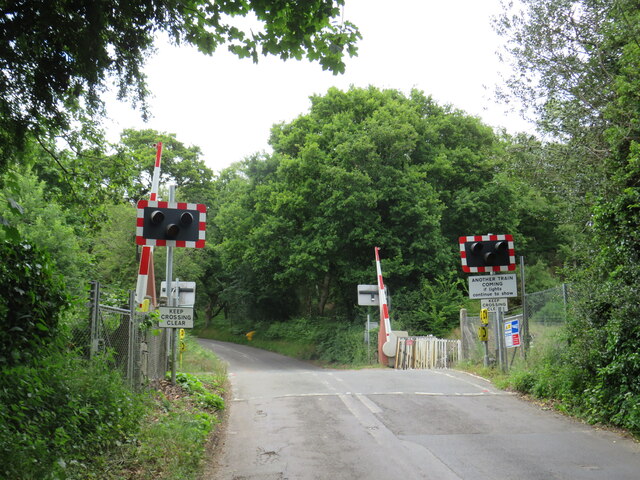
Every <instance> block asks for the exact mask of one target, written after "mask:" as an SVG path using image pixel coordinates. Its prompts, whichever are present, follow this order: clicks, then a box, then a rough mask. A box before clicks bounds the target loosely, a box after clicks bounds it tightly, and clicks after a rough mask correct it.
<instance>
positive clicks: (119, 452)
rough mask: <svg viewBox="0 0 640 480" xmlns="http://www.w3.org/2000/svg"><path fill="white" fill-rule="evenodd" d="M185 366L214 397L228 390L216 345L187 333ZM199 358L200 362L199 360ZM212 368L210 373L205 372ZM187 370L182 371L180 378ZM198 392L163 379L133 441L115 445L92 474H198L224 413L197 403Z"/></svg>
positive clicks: (111, 479) (106, 479)
mask: <svg viewBox="0 0 640 480" xmlns="http://www.w3.org/2000/svg"><path fill="white" fill-rule="evenodd" d="M185 340H186V342H187V350H186V351H185V353H184V368H185V370H188V371H190V372H193V373H194V375H190V376H189V378H191V379H193V382H198V383H199V384H201V385H203V386H204V388H205V389H206V392H207V393H208V394H210V395H211V396H212V397H213V398H220V396H222V395H224V393H225V388H226V382H227V377H226V368H225V365H224V363H223V362H222V361H221V360H220V359H218V358H217V357H216V356H215V355H214V354H213V352H212V351H211V350H207V349H204V348H203V347H201V346H200V345H199V344H198V343H197V342H196V341H195V340H194V339H193V338H191V337H189V336H187V337H186V339H185ZM194 360H195V361H194ZM203 372H207V373H203ZM183 375H184V374H182V373H178V377H182V376H183ZM197 396H199V394H198V393H196V394H190V393H187V392H186V391H185V390H184V389H182V387H180V386H179V385H177V386H175V387H174V386H172V385H170V384H169V382H167V381H163V382H161V388H160V389H159V390H157V391H153V394H152V398H151V401H149V402H147V403H146V406H147V409H146V411H145V415H144V417H143V419H142V421H141V423H140V430H139V431H138V433H137V434H136V436H135V438H134V439H132V441H130V442H126V443H123V445H122V446H121V447H119V448H115V449H111V450H109V451H107V452H105V454H104V455H103V456H102V459H101V460H100V466H99V468H95V469H94V470H93V472H91V473H92V475H93V476H92V477H90V476H89V475H87V476H86V477H85V478H96V479H99V480H120V479H122V478H131V479H133V478H135V479H136V480H146V479H148V480H152V479H157V478H165V479H176V480H178V479H186V478H199V475H201V473H202V464H203V462H204V461H205V459H206V453H207V451H208V450H207V443H208V442H209V439H210V437H211V434H212V433H213V431H214V430H215V428H216V426H217V424H218V422H219V420H220V418H219V417H220V416H221V410H220V409H219V408H217V407H216V406H215V404H218V406H219V403H220V402H219V401H216V402H214V405H212V406H209V405H206V404H203V403H202V402H198V401H197V400H196V397H197Z"/></svg>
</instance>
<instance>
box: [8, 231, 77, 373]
mask: <svg viewBox="0 0 640 480" xmlns="http://www.w3.org/2000/svg"><path fill="white" fill-rule="evenodd" d="M0 292H2V295H0V368H1V367H3V366H7V365H8V366H11V365H17V364H19V363H24V362H26V361H29V360H31V359H32V358H33V357H35V356H37V355H38V352H39V351H40V350H41V349H43V348H44V347H46V346H48V345H49V344H50V343H51V342H52V341H53V340H54V339H55V338H56V336H57V334H58V323H59V319H60V315H61V314H62V312H63V311H64V310H65V309H67V308H68V307H69V305H70V303H69V298H68V296H67V294H66V293H65V289H64V285H63V283H62V281H61V280H60V278H58V277H57V276H56V275H55V273H54V269H53V267H52V264H51V262H50V261H49V258H48V257H47V255H45V254H44V253H43V252H41V251H39V250H37V249H36V248H35V247H33V246H32V245H30V244H28V243H12V242H8V241H4V242H0Z"/></svg>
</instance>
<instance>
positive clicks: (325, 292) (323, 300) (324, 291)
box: [318, 272, 331, 315]
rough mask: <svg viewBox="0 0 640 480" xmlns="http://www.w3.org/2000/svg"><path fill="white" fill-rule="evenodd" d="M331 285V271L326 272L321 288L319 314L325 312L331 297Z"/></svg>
mask: <svg viewBox="0 0 640 480" xmlns="http://www.w3.org/2000/svg"><path fill="white" fill-rule="evenodd" d="M330 285H331V275H330V274H329V272H327V273H325V275H324V280H323V282H322V286H321V288H320V298H319V300H318V314H319V315H323V314H324V307H325V306H326V304H327V300H328V299H329V286H330Z"/></svg>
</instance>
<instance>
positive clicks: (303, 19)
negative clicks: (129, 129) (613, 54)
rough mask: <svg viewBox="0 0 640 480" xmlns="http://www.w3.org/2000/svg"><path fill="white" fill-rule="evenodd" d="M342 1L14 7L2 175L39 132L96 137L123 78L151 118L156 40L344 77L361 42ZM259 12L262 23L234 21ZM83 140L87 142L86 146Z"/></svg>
mask: <svg viewBox="0 0 640 480" xmlns="http://www.w3.org/2000/svg"><path fill="white" fill-rule="evenodd" d="M342 4H343V1H342V0H340V1H338V2H334V1H333V0H313V1H310V2H305V4H304V6H301V5H300V4H298V3H297V2H290V1H286V2H274V1H271V0H254V1H252V2H236V1H232V0H225V1H216V2H208V1H204V0H190V1H188V2H164V1H160V0H152V1H149V2H145V3H142V4H140V3H131V2H125V1H121V0H107V1H103V2H94V1H91V0H80V1H78V2H75V3H74V4H73V5H71V4H68V3H66V2H63V1H59V0H57V1H55V2H51V1H50V0H46V1H45V0H34V1H30V2H27V3H20V2H18V3H15V2H14V3H12V4H11V5H9V6H7V7H6V8H5V9H4V10H5V11H4V15H3V16H2V18H1V19H0V25H1V28H0V32H2V33H1V36H0V38H1V40H2V41H1V42H0V43H1V44H2V45H3V47H2V48H0V65H1V67H2V71H3V72H5V73H6V74H5V75H3V77H2V79H1V80H0V91H1V92H2V95H1V96H0V118H1V119H2V120H1V121H0V138H1V139H2V142H0V145H2V148H0V171H1V170H3V167H4V166H5V165H6V164H7V162H8V160H9V158H10V157H11V156H12V155H13V154H14V153H15V152H16V151H20V150H21V149H22V147H23V146H24V140H25V138H26V137H27V132H32V133H35V134H36V136H41V134H42V133H45V134H55V133H57V132H59V131H62V132H68V131H70V130H72V128H73V123H74V120H79V121H80V122H81V123H82V124H83V126H84V132H83V131H82V130H81V131H80V132H77V134H76V135H75V137H76V138H75V139H74V138H70V136H68V137H67V138H68V140H71V141H72V142H73V140H76V142H73V143H75V144H78V143H82V141H86V140H87V139H88V130H89V129H88V128H87V127H90V126H91V123H90V122H89V120H88V119H89V118H91V117H92V116H95V115H96V114H97V115H99V114H101V113H102V112H103V107H104V105H103V104H102V102H101V100H100V97H99V94H100V93H101V91H102V90H103V89H105V88H106V86H107V85H108V84H109V82H111V81H115V83H116V85H117V87H118V92H119V96H120V97H123V98H125V97H126V98H131V99H132V100H133V102H134V104H141V105H142V109H143V112H144V113H145V115H146V114H147V110H146V104H145V99H146V97H147V95H148V91H147V87H146V79H145V75H144V73H143V67H144V64H145V60H146V58H147V57H148V55H149V54H150V53H151V52H152V50H153V43H154V40H155V36H156V35H157V34H158V33H159V32H164V33H166V34H167V35H168V36H169V38H170V39H171V40H172V41H173V42H174V43H176V44H191V45H194V46H196V47H197V48H198V49H199V50H200V51H201V52H203V53H205V54H211V53H212V52H213V51H215V50H216V48H217V47H219V46H221V45H227V46H228V48H229V50H230V51H231V52H233V53H234V54H236V55H238V56H239V57H241V58H242V57H251V58H252V59H253V61H254V62H255V61H257V60H258V55H259V54H263V55H277V56H280V57H281V58H283V59H286V58H296V59H301V58H302V57H303V56H306V57H307V58H308V59H309V60H313V61H319V62H320V64H321V65H322V67H323V68H324V69H329V70H332V71H333V72H335V73H338V72H343V71H344V62H343V57H344V55H345V54H349V55H354V54H355V53H356V47H355V42H356V41H357V39H358V38H359V37H360V34H359V32H358V30H357V28H356V27H355V26H354V25H352V24H351V23H349V22H337V21H336V19H337V17H339V15H340V9H339V6H340V5H342ZM249 14H251V15H252V16H253V17H254V18H255V22H254V23H257V25H255V24H252V23H246V22H245V23H243V22H238V21H234V20H236V19H238V18H241V17H246V16H248V15H249ZM78 140H79V142H77V141H78Z"/></svg>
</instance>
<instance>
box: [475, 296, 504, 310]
mask: <svg viewBox="0 0 640 480" xmlns="http://www.w3.org/2000/svg"><path fill="white" fill-rule="evenodd" d="M480 308H486V309H487V310H489V311H490V312H497V311H498V309H500V310H502V311H503V312H506V311H507V310H509V301H508V300H507V299H506V298H483V299H482V300H480Z"/></svg>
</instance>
